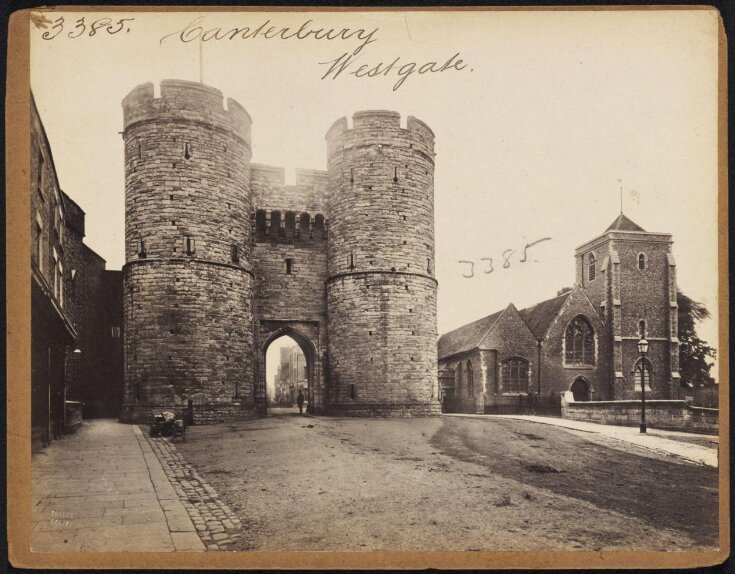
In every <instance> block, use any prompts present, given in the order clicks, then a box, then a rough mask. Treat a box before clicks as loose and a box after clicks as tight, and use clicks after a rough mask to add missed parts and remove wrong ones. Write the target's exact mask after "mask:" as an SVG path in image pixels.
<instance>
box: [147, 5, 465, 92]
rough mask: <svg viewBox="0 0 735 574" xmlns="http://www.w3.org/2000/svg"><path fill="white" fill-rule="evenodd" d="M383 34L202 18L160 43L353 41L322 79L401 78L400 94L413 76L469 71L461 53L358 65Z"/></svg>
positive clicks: (398, 82)
mask: <svg viewBox="0 0 735 574" xmlns="http://www.w3.org/2000/svg"><path fill="white" fill-rule="evenodd" d="M379 30H380V28H372V29H367V28H351V27H344V28H325V27H320V26H319V25H318V24H316V23H315V22H314V20H311V19H309V20H305V21H304V22H303V23H302V24H301V25H300V26H298V27H289V26H280V25H277V24H274V23H272V22H271V20H270V19H267V20H265V21H264V22H262V23H261V24H260V25H258V26H242V27H224V28H223V27H220V26H211V27H210V26H205V24H204V16H199V17H198V18H195V19H194V20H192V21H191V22H190V23H189V24H187V25H186V26H184V27H183V28H181V29H180V30H176V31H175V32H171V33H170V34H166V35H165V36H163V37H162V38H161V40H160V43H161V44H163V43H164V42H166V41H168V40H178V41H179V42H183V43H185V44H186V43H189V42H194V41H201V42H211V41H232V40H256V39H262V40H308V39H313V40H325V41H334V40H337V41H350V42H353V43H356V46H355V47H354V48H353V49H352V50H351V51H346V52H344V53H343V54H342V55H340V56H338V57H337V58H334V59H333V60H327V61H324V62H318V64H319V65H320V66H328V68H327V70H326V72H325V73H324V74H323V75H322V77H321V79H322V80H326V79H328V78H329V79H332V80H335V79H337V78H338V77H340V76H342V77H347V76H350V75H351V76H354V77H355V78H375V77H378V76H382V77H389V76H391V75H392V76H397V77H398V79H397V80H396V82H395V83H394V84H393V91H396V90H398V88H400V87H401V86H402V85H403V83H404V82H405V81H406V80H407V79H408V78H409V77H410V76H411V75H413V74H417V75H419V76H421V75H424V74H435V73H439V72H449V71H456V72H459V71H462V70H464V69H465V68H466V67H467V64H465V63H464V62H463V61H462V59H461V58H460V57H459V56H460V53H459V52H457V53H456V54H454V55H453V56H452V57H450V58H447V59H446V60H444V59H437V60H436V61H426V62H421V63H419V62H412V61H405V60H402V59H401V56H398V57H396V58H394V59H393V60H392V61H391V62H389V63H387V62H380V63H376V64H364V63H362V62H356V60H357V59H358V56H364V54H365V53H366V52H367V50H365V48H367V47H368V46H369V45H370V44H373V43H375V42H377V41H378V40H379V38H378V32H379ZM399 62H400V63H399ZM470 70H471V69H470Z"/></svg>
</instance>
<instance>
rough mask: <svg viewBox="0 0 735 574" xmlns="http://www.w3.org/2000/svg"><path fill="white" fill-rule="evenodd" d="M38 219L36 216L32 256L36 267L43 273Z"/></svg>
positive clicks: (40, 232) (41, 238)
mask: <svg viewBox="0 0 735 574" xmlns="http://www.w3.org/2000/svg"><path fill="white" fill-rule="evenodd" d="M40 219H41V218H40V217H39V215H38V214H36V229H35V232H34V234H33V254H34V256H35V257H36V265H38V268H39V269H40V270H41V272H42V273H43V227H41V224H40V222H39V221H40Z"/></svg>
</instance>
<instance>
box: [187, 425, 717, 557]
mask: <svg viewBox="0 0 735 574" xmlns="http://www.w3.org/2000/svg"><path fill="white" fill-rule="evenodd" d="M587 434H589V433H587ZM584 435H585V433H579V432H569V431H566V430H564V429H560V428H557V427H552V426H549V425H542V424H536V423H530V422H526V421H518V420H498V419H492V418H488V419H471V418H450V417H434V418H417V419H369V420H365V419H343V418H319V417H307V416H303V417H301V416H298V415H293V414H282V415H281V416H270V417H267V418H262V419H257V420H250V421H241V422H237V423H233V424H229V425H218V426H211V427H192V428H191V429H189V432H188V439H187V441H186V442H185V443H179V444H178V445H177V448H178V449H179V451H180V452H181V453H182V454H183V455H184V457H185V458H186V459H187V460H188V461H189V462H191V463H192V464H194V465H195V466H196V467H197V469H198V470H199V472H200V473H201V475H202V476H203V477H204V479H205V480H207V481H208V482H209V484H210V485H211V486H213V487H214V488H215V489H216V490H217V492H218V493H219V494H220V496H221V497H222V499H223V500H224V501H225V502H227V503H228V504H229V506H230V507H231V508H232V509H233V510H234V511H235V512H236V513H237V514H238V516H239V518H240V520H241V521H242V524H243V538H242V540H241V542H240V543H239V544H240V546H239V547H238V548H237V549H238V550H262V551H298V550H302V551H306V550H310V551H339V550H343V551H347V550H352V551H354V550H396V551H397V550H416V551H420V550H470V551H471V550H658V551H661V550H670V551H675V550H694V549H712V548H714V547H716V544H717V471H716V469H712V468H706V467H701V466H696V465H692V464H685V463H681V462H677V461H675V460H672V459H670V458H666V457H664V456H663V455H659V454H654V453H652V452H650V451H647V450H645V449H642V448H637V447H634V446H629V447H626V449H624V450H621V448H620V445H619V444H613V443H612V441H610V444H606V442H605V441H606V440H607V439H604V438H601V437H595V439H594V442H593V441H592V439H591V437H589V436H584Z"/></svg>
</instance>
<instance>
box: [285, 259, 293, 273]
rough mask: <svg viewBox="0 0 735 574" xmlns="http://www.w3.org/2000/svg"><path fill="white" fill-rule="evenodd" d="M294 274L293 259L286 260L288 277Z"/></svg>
mask: <svg viewBox="0 0 735 574" xmlns="http://www.w3.org/2000/svg"><path fill="white" fill-rule="evenodd" d="M292 273H293V259H291V258H290V257H289V258H288V259H286V275H291V274H292Z"/></svg>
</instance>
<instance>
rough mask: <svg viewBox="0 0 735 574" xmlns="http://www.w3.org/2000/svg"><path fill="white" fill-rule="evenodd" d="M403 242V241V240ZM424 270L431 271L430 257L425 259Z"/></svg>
mask: <svg viewBox="0 0 735 574" xmlns="http://www.w3.org/2000/svg"><path fill="white" fill-rule="evenodd" d="M404 243H405V241H404ZM426 272H427V273H431V257H429V258H427V259H426Z"/></svg>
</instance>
